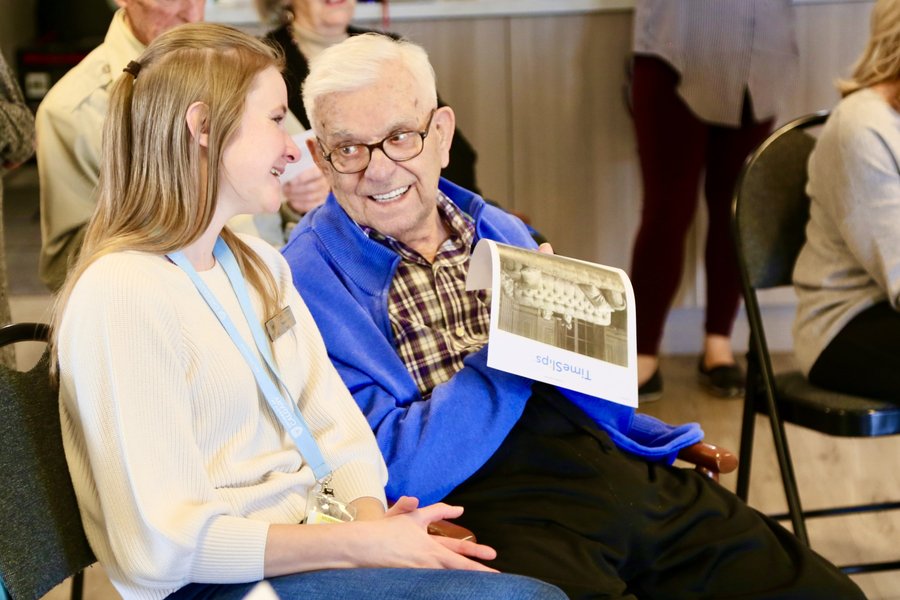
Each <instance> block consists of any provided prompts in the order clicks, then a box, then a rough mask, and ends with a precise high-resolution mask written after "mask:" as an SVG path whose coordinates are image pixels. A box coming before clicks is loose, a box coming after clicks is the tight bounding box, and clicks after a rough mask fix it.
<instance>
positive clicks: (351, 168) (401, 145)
mask: <svg viewBox="0 0 900 600" xmlns="http://www.w3.org/2000/svg"><path fill="white" fill-rule="evenodd" d="M436 111H437V108H433V109H432V110H431V114H430V115H428V122H427V123H425V129H423V130H422V131H398V132H396V133H392V134H391V135H389V136H387V137H386V138H384V139H383V140H381V141H380V142H378V143H375V144H345V145H343V146H338V147H336V148H335V149H334V150H332V151H331V152H326V151H325V147H324V146H323V145H322V140H319V139H317V140H316V141H317V142H318V143H319V149H320V150H321V151H322V156H323V158H324V159H325V160H327V161H328V162H330V163H331V166H332V167H333V168H334V170H335V171H337V172H338V173H343V174H345V175H352V174H353V173H359V172H360V171H365V170H366V167H368V166H369V162H370V161H371V160H372V151H373V150H375V149H376V148H377V149H379V150H381V151H382V152H384V155H385V156H387V157H388V158H389V159H391V160H392V161H394V162H404V161H407V160H412V159H413V158H415V157H417V156H418V155H420V154H422V149H423V148H425V138H426V137H428V131H429V130H430V129H431V120H432V119H434V113H435V112H436Z"/></svg>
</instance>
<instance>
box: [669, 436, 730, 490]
mask: <svg viewBox="0 0 900 600" xmlns="http://www.w3.org/2000/svg"><path fill="white" fill-rule="evenodd" d="M678 458H680V459H681V460H683V461H685V462H689V463H691V464H694V465H696V469H697V471H699V472H700V473H703V474H704V475H706V476H707V477H709V478H711V479H714V480H716V481H718V480H719V474H720V473H731V472H732V471H734V470H735V469H737V466H738V458H737V456H736V455H735V454H734V453H733V452H731V451H730V450H726V449H725V448H720V447H719V446H715V445H713V444H707V443H706V442H697V443H696V444H694V445H693V446H688V447H686V448H682V449H681V452H679V453H678Z"/></svg>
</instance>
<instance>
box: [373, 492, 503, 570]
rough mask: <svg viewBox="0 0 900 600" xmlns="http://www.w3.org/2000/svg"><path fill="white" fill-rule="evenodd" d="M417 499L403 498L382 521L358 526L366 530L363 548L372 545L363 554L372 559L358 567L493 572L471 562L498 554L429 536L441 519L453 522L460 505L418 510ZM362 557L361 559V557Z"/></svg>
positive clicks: (483, 547)
mask: <svg viewBox="0 0 900 600" xmlns="http://www.w3.org/2000/svg"><path fill="white" fill-rule="evenodd" d="M418 505H419V501H418V499H416V498H411V497H409V496H403V497H401V498H400V499H399V500H397V502H396V503H395V504H394V505H393V506H392V507H391V508H390V509H388V511H387V512H386V513H385V515H384V519H382V520H380V521H375V522H366V523H358V524H357V525H358V526H360V527H361V528H362V527H365V529H369V526H374V527H372V528H371V529H372V531H371V532H368V531H367V532H365V533H364V534H363V536H364V537H362V536H361V537H360V540H361V541H364V545H366V546H368V544H372V546H371V548H369V550H370V552H371V554H370V552H369V551H367V552H364V553H363V554H364V555H365V556H366V557H370V558H367V559H364V560H374V562H372V563H364V564H362V565H360V566H371V567H399V568H404V567H406V568H427V569H463V570H471V571H488V572H496V569H491V568H490V567H486V566H485V565H483V564H481V563H479V562H476V561H474V560H471V559H472V558H477V559H480V560H491V559H493V558H495V557H496V556H497V552H496V551H495V550H494V549H493V548H491V547H489V546H485V545H484V544H477V543H474V542H469V541H464V540H458V539H454V538H448V537H444V536H435V535H429V534H428V533H427V530H428V525H429V524H431V523H434V522H435V521H440V520H441V519H454V518H456V517H458V516H460V515H461V514H462V512H463V508H462V507H461V506H450V505H449V504H443V503H438V504H432V505H430V506H426V507H424V508H419V507H418ZM361 558H362V557H361Z"/></svg>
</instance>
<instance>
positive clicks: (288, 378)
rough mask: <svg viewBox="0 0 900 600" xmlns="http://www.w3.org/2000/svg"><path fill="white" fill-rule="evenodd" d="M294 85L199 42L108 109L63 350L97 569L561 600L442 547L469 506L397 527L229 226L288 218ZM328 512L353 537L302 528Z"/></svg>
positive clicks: (132, 589)
mask: <svg viewBox="0 0 900 600" xmlns="http://www.w3.org/2000/svg"><path fill="white" fill-rule="evenodd" d="M280 67H281V65H280V61H279V58H278V55H277V52H276V51H275V50H274V49H273V48H271V47H270V46H268V45H266V44H264V43H262V42H260V41H258V40H256V39H255V38H252V37H250V36H248V35H246V34H244V33H241V32H239V31H237V30H235V29H231V28H228V27H223V26H219V25H212V24H197V25H185V26H181V27H178V28H175V29H173V30H172V31H170V32H168V33H165V34H162V35H161V36H159V37H158V38H157V39H156V40H155V41H154V42H152V43H151V44H150V46H149V47H148V48H147V50H146V51H145V52H144V53H143V54H142V55H141V56H140V57H139V58H138V59H137V60H135V61H132V62H129V63H128V65H127V67H126V69H125V70H126V73H125V74H123V75H121V76H120V77H119V78H118V79H117V81H116V82H115V83H114V84H113V86H112V88H111V90H110V99H109V114H108V117H107V121H106V124H105V126H104V133H103V139H104V146H103V157H102V160H101V173H100V190H99V199H98V205H97V210H96V211H95V213H94V215H93V217H92V218H91V221H90V223H89V224H88V227H87V229H86V232H85V236H84V244H83V246H82V248H81V251H80V253H79V257H78V260H77V262H76V264H75V266H74V268H73V272H72V275H71V277H70V278H69V279H67V281H66V283H65V285H64V287H63V288H62V290H61V292H60V295H59V297H58V301H57V305H56V310H55V313H54V317H53V322H52V324H53V328H52V342H51V344H52V352H53V354H54V356H55V357H56V358H57V360H58V377H59V384H60V416H61V421H62V432H63V443H64V447H65V451H66V458H67V460H68V463H69V468H70V472H71V475H72V480H73V485H74V488H75V493H76V496H77V498H78V503H79V507H80V509H81V514H82V519H83V523H84V528H85V532H86V534H87V537H88V540H89V541H90V544H91V547H92V548H93V550H94V553H95V554H96V555H97V557H98V559H99V560H100V563H101V564H102V565H103V566H104V568H105V570H106V572H107V573H108V574H109V576H110V579H111V580H112V582H113V584H114V585H115V587H116V589H117V590H118V591H119V592H120V593H121V594H122V596H123V597H124V598H125V599H126V600H129V599H131V598H151V599H153V598H157V599H159V598H165V597H169V598H176V599H185V598H226V599H234V600H237V599H239V598H242V597H244V596H245V595H246V593H247V592H248V590H249V589H250V588H251V587H252V585H253V584H254V582H256V581H259V580H262V579H266V580H267V581H268V582H269V583H270V584H271V585H272V587H273V588H274V589H275V592H276V593H277V594H278V596H279V597H280V598H283V599H285V600H288V599H296V600H302V599H303V598H307V597H334V598H337V597H353V598H373V599H375V598H377V599H382V598H394V597H401V598H403V597H417V598H427V599H430V598H451V599H460V600H462V599H468V598H474V597H491V598H503V599H513V598H521V597H525V598H536V599H547V600H551V599H552V600H559V599H560V598H562V595H561V594H560V592H559V590H555V589H553V588H552V587H550V586H547V585H545V584H542V583H540V582H536V581H532V580H528V579H524V578H520V577H515V576H508V575H501V574H497V573H489V572H487V571H491V570H492V569H489V568H487V567H485V566H483V565H481V564H480V563H478V562H475V561H473V560H472V558H477V559H482V560H484V559H491V558H493V557H494V555H495V553H494V552H493V550H492V549H491V548H489V547H487V546H483V545H479V544H475V543H473V542H466V541H461V540H451V539H447V538H438V537H435V536H430V535H428V534H427V532H426V530H427V527H428V525H429V524H430V523H431V522H433V521H434V520H436V519H442V518H446V517H450V518H452V517H455V516H458V515H459V514H460V513H461V512H462V509H461V508H460V507H452V506H448V505H433V506H427V507H423V508H419V507H418V502H417V500H415V499H414V498H409V497H406V498H401V499H398V502H397V504H396V505H395V506H394V507H393V508H391V509H390V510H388V511H385V499H384V491H383V485H384V482H385V480H386V471H385V467H384V462H383V459H382V457H381V455H380V453H379V451H378V447H377V445H376V443H375V440H374V438H373V436H372V433H371V431H370V430H369V428H368V426H367V424H366V421H365V419H364V418H363V417H362V415H361V414H360V412H359V409H358V408H357V407H356V406H355V405H354V403H353V399H352V398H351V396H350V394H349V393H348V392H347V389H346V388H345V387H344V386H343V385H342V383H341V380H340V378H339V377H338V375H337V373H336V372H335V370H334V368H333V367H332V366H331V365H330V363H329V361H328V358H327V355H326V353H325V348H324V346H323V344H322V339H321V337H320V336H319V333H318V331H317V330H316V327H315V325H314V323H313V321H312V318H311V316H310V314H309V312H308V310H307V309H306V307H305V306H304V304H303V301H302V300H301V299H300V297H299V295H298V294H297V292H296V290H295V289H294V288H293V286H292V285H291V273H290V270H289V269H288V266H287V264H286V263H285V261H284V259H283V258H282V257H281V256H280V255H279V254H278V253H277V251H275V250H274V249H273V248H271V247H270V246H269V245H268V244H266V243H265V242H264V241H262V240H259V239H258V238H254V237H252V236H246V237H244V236H238V235H236V234H234V233H233V232H232V231H230V229H229V228H228V227H227V226H226V222H228V221H229V220H230V219H231V218H232V217H234V216H235V215H236V214H238V213H242V212H249V213H257V212H262V211H269V212H272V211H275V210H277V209H278V207H279V205H280V202H281V196H280V182H279V179H278V176H279V175H280V173H281V172H282V171H283V170H284V168H285V166H286V165H287V164H288V163H290V162H293V161H296V160H297V155H298V148H297V147H296V146H295V145H294V144H293V142H292V140H291V138H290V136H289V135H288V134H287V133H286V132H285V130H284V127H283V120H284V117H285V114H286V113H287V95H286V91H285V86H284V81H283V79H282V76H281V72H280ZM287 366H289V367H290V368H285V367H287ZM327 488H331V489H333V492H330V490H329V489H327ZM317 498H318V500H317ZM342 505H343V506H344V510H343V511H334V512H326V511H330V509H329V507H331V506H335V507H341V506H342ZM313 509H315V510H317V511H319V512H320V513H322V512H325V514H326V515H328V516H331V517H334V518H332V519H330V520H329V519H326V520H325V522H324V523H323V524H316V525H313V524H299V523H301V521H303V520H304V517H306V519H307V520H309V519H314V518H315V512H313ZM353 509H355V512H356V519H354V520H348V519H346V518H342V515H346V514H347V512H348V511H352V510H353ZM313 522H315V521H313ZM470 557H472V558H470ZM411 567H417V568H430V569H433V570H430V571H422V570H418V569H410V568H411ZM375 568H379V569H377V570H373V569H375ZM445 569H463V570H465V571H448V570H445ZM470 571H475V572H470Z"/></svg>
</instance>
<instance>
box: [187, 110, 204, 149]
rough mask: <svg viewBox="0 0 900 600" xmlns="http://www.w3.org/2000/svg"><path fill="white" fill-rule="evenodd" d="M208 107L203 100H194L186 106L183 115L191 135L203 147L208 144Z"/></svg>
mask: <svg viewBox="0 0 900 600" xmlns="http://www.w3.org/2000/svg"><path fill="white" fill-rule="evenodd" d="M208 119H209V107H208V106H207V105H206V103H205V102H194V103H193V104H191V105H190V106H188V109H187V113H186V114H185V116H184V120H185V122H187V126H188V129H189V130H190V132H191V137H193V138H194V139H195V140H197V143H198V144H200V146H202V147H203V148H207V147H208V146H209V122H208Z"/></svg>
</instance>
